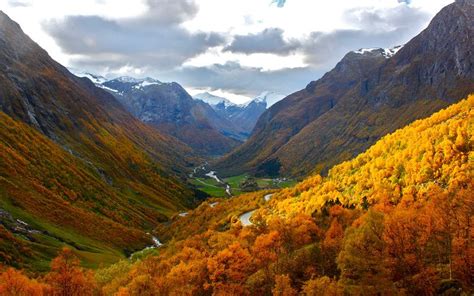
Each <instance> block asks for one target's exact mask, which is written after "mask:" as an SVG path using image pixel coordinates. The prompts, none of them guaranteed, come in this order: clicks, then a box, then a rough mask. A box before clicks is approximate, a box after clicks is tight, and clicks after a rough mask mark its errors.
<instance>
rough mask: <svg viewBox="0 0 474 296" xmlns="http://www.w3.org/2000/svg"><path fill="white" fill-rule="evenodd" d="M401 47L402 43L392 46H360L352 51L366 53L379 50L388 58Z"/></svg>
mask: <svg viewBox="0 0 474 296" xmlns="http://www.w3.org/2000/svg"><path fill="white" fill-rule="evenodd" d="M402 48H403V45H397V46H395V47H392V48H380V47H372V48H361V49H359V50H354V51H353V52H354V53H357V54H361V55H363V54H366V53H374V52H380V54H381V55H382V56H383V57H385V58H387V59H389V58H391V57H393V56H394V55H395V54H396V53H397V52H398V51H399V50H400V49H402Z"/></svg>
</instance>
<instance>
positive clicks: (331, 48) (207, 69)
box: [11, 0, 442, 96]
mask: <svg viewBox="0 0 474 296" xmlns="http://www.w3.org/2000/svg"><path fill="white" fill-rule="evenodd" d="M11 1H26V0H11ZM144 1H146V2H145V3H146V4H147V7H148V9H147V11H145V12H144V13H142V14H141V15H139V16H134V17H127V18H124V17H123V16H122V17H111V16H108V17H105V16H97V15H95V16H94V15H90V14H87V13H86V14H85V15H84V14H81V15H73V16H65V17H64V18H59V19H56V20H53V21H48V22H45V23H44V25H43V28H44V29H45V30H46V31H47V33H49V35H50V36H52V37H53V38H54V40H55V41H56V43H57V44H58V45H59V47H60V48H61V49H62V52H63V53H64V54H66V55H68V57H69V59H68V61H69V62H70V63H69V66H73V67H76V68H82V69H85V70H88V71H92V72H93V71H95V72H98V73H99V74H107V73H109V75H126V74H128V75H135V76H137V75H138V76H153V77H156V78H158V79H160V80H163V81H177V82H179V83H182V84H183V85H185V86H187V87H192V88H211V89H222V90H225V91H227V92H232V93H236V94H242V95H246V96H253V95H256V94H259V93H260V92H262V91H265V90H268V91H272V92H275V93H279V94H283V95H286V94H289V93H291V92H293V91H296V90H298V89H301V88H304V87H305V85H306V84H307V83H309V82H310V81H311V80H316V79H318V78H319V77H321V75H322V74H324V72H326V71H328V70H330V69H331V68H333V67H334V65H335V64H336V63H337V62H338V61H339V60H340V59H341V58H342V57H343V56H344V55H345V54H346V53H347V52H348V51H351V50H355V49H359V48H364V47H390V46H394V45H398V44H402V43H405V42H407V41H408V40H409V39H410V38H412V37H413V36H415V35H416V34H417V33H418V32H420V31H421V29H422V28H423V27H424V26H425V25H426V24H427V22H428V21H429V19H430V18H431V16H432V12H426V11H427V10H426V9H423V8H421V7H422V5H415V4H410V2H415V0H413V1H401V0H391V3H389V4H387V2H384V4H377V5H375V4H374V5H375V6H374V5H371V6H361V5H360V4H358V3H359V2H357V3H351V4H350V5H347V6H344V8H337V7H338V5H340V4H341V3H342V0H333V1H334V3H333V4H334V5H332V4H331V5H328V6H327V7H326V6H324V5H323V4H321V5H319V4H317V3H315V2H313V1H309V0H308V2H306V4H305V2H301V4H296V2H295V3H293V2H291V3H290V4H291V5H290V4H288V3H287V2H285V1H283V0H279V1H278V0H277V1H274V2H272V5H273V3H276V5H277V6H278V7H283V6H285V8H284V9H278V10H276V9H274V8H273V7H269V6H268V2H270V0H269V1H268V2H267V3H265V2H263V3H260V6H258V5H257V4H255V2H254V1H250V0H245V1H244V0H241V1H239V2H232V5H234V6H232V9H231V11H232V14H229V13H228V12H225V11H224V12H222V13H217V12H216V7H215V6H216V5H221V6H218V8H223V7H226V6H229V4H222V3H220V2H219V4H216V2H213V1H207V0H202V2H201V0H200V1H199V5H197V4H196V3H197V1H193V0H144ZM387 1H388V0H387ZM440 1H442V0H440ZM298 3H299V2H298ZM430 3H431V2H430ZM255 6H257V8H258V9H257V8H255ZM319 6H320V7H321V9H319V10H318V9H317V8H318V7H319ZM323 6H324V9H323ZM336 8H337V9H336ZM425 8H426V7H425ZM200 9H201V10H200ZM204 9H206V11H204V12H203V11H202V10H204ZM323 10H324V11H323ZM335 11H336V12H337V13H336V12H335ZM304 12H308V14H305V13H304ZM135 15H136V14H135ZM315 15H317V16H315ZM341 15H342V17H341ZM289 16H290V17H291V18H290V21H288V17H289ZM297 17H300V18H301V19H297V20H298V22H296V23H295V21H296V20H295V18H297ZM196 20H200V21H197V22H196ZM292 21H293V22H292ZM314 24H316V25H315V26H313V25H314ZM196 29H204V30H206V31H205V32H202V31H197V30H196ZM213 30H216V31H219V32H220V33H215V32H213ZM330 30H332V31H330ZM242 32H252V33H248V34H247V33H246V34H242ZM288 36H291V38H288ZM199 57H201V58H199ZM261 57H262V58H261ZM263 57H264V58H263ZM193 60H194V62H195V63H194V64H193V63H192V61H193ZM196 60H198V61H200V62H199V63H198V62H196ZM282 60H285V61H289V62H287V63H285V64H283V63H281V61H282ZM190 61H191V62H190ZM249 61H250V62H249ZM268 63H272V64H276V65H278V66H279V67H288V68H283V69H280V70H277V71H276V70H273V69H275V68H269V67H266V64H268ZM245 65H247V66H245ZM249 65H251V66H249ZM269 70H271V71H269Z"/></svg>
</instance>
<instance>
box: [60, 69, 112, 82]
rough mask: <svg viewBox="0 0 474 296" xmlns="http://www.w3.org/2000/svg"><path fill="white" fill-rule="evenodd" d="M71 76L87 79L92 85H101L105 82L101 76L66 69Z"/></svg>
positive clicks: (105, 79)
mask: <svg viewBox="0 0 474 296" xmlns="http://www.w3.org/2000/svg"><path fill="white" fill-rule="evenodd" d="M68 70H69V71H70V72H71V73H72V74H74V75H76V76H77V77H86V78H89V80H90V81H92V82H93V83H94V84H102V83H104V82H106V81H107V78H105V77H104V76H101V75H96V74H92V73H89V72H84V71H80V70H76V69H73V68H69V69H68Z"/></svg>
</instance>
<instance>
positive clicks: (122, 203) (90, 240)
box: [0, 12, 200, 260]
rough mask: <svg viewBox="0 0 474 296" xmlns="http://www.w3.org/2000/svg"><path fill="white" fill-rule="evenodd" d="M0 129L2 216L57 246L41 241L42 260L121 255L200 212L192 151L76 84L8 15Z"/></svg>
mask: <svg viewBox="0 0 474 296" xmlns="http://www.w3.org/2000/svg"><path fill="white" fill-rule="evenodd" d="M0 126H1V133H0V155H1V158H0V208H2V209H4V210H7V211H8V212H10V213H12V214H14V217H15V218H16V219H21V220H22V221H28V223H31V222H32V221H33V222H34V223H36V225H35V226H36V227H37V228H36V229H38V230H40V231H41V233H44V232H47V233H50V234H52V237H55V238H57V239H59V240H56V241H57V242H58V243H57V244H54V246H51V244H50V243H51V240H50V239H45V240H44V241H40V242H38V241H37V244H36V246H35V248H37V249H35V250H41V251H40V253H41V256H51V255H54V254H53V253H54V251H51V250H53V249H54V248H56V247H57V248H60V247H61V244H62V243H61V242H67V244H70V245H73V246H79V245H81V246H82V247H81V249H82V250H83V251H84V252H86V253H87V252H91V253H100V252H102V251H104V250H107V252H112V253H114V256H117V254H118V255H120V253H121V252H123V250H124V249H125V248H132V249H133V248H138V247H140V246H143V245H145V244H147V242H148V241H150V239H149V238H147V236H146V235H145V231H146V230H148V229H150V228H152V227H153V226H154V225H155V224H156V223H157V221H158V220H165V219H166V218H167V217H169V216H171V215H173V214H174V213H176V212H178V211H180V210H182V209H184V208H186V207H187V206H190V205H191V204H192V203H193V199H194V193H193V192H192V191H191V190H189V189H188V188H187V187H186V186H185V185H183V184H184V182H183V181H182V180H181V176H183V175H184V173H185V170H186V167H188V166H192V165H194V163H195V161H196V162H197V161H200V160H199V159H196V158H195V157H194V156H193V152H192V151H191V149H190V148H189V147H187V146H186V145H184V144H183V143H181V142H180V141H178V140H176V139H175V138H172V137H170V136H167V135H164V134H161V133H159V132H158V131H156V130H155V129H153V128H151V127H149V126H147V125H145V124H144V123H142V122H140V121H139V120H137V119H135V118H134V117H133V116H132V115H131V114H130V113H129V112H127V111H126V110H125V109H124V108H123V107H122V106H121V104H120V103H119V102H118V101H117V100H116V99H115V98H114V97H113V96H112V95H110V94H109V93H107V92H106V91H104V90H102V89H100V88H97V87H95V86H94V84H93V83H91V82H90V81H89V80H88V79H81V78H78V77H76V76H74V75H72V74H71V73H70V72H69V71H68V70H67V69H66V68H64V67H63V66H61V65H60V64H58V63H56V62H55V61H54V60H52V59H51V58H50V57H49V55H48V54H47V52H46V51H44V50H43V49H41V48H40V47H39V46H38V45H37V44H36V43H34V42H33V41H32V40H31V39H30V38H29V37H28V36H26V35H25V34H24V33H23V32H22V30H21V28H20V27H19V25H18V24H16V23H15V22H13V21H12V20H11V19H10V18H9V17H8V16H7V15H5V14H4V13H3V12H0ZM0 222H1V221H0ZM4 242H6V241H4V240H0V245H1V244H2V243H4ZM43 242H45V244H46V245H48V246H49V247H44V246H42V243H43ZM84 245H87V247H86V246H84ZM38 246H40V247H38ZM117 250H118V251H119V252H118V253H117ZM122 254H123V253H122ZM122 256H123V255H122ZM89 259H91V257H89V258H88V260H89Z"/></svg>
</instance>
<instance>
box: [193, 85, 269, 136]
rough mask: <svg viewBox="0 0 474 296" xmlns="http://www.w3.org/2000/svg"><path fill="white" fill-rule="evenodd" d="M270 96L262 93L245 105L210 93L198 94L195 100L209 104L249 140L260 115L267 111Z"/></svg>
mask: <svg viewBox="0 0 474 296" xmlns="http://www.w3.org/2000/svg"><path fill="white" fill-rule="evenodd" d="M268 95H269V93H268V92H265V93H262V94H261V95H259V96H257V97H256V98H254V99H253V100H250V101H248V102H246V103H244V104H234V103H232V102H231V101H229V100H227V99H225V98H222V97H218V96H214V95H212V94H210V93H201V94H197V95H195V96H194V98H195V99H197V100H202V101H204V102H206V103H208V104H209V105H210V106H211V107H212V109H214V111H216V112H217V113H218V114H219V115H220V116H222V117H224V118H227V119H228V120H229V121H230V122H231V123H232V124H234V126H236V127H239V128H240V129H241V131H242V134H243V135H244V136H245V138H247V137H248V136H249V135H250V133H251V132H252V129H253V128H254V127H255V124H256V123H257V120H258V118H259V117H260V115H262V113H263V112H265V110H266V109H267V96H268Z"/></svg>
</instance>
